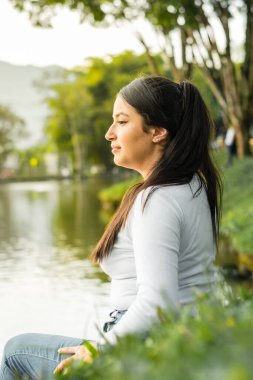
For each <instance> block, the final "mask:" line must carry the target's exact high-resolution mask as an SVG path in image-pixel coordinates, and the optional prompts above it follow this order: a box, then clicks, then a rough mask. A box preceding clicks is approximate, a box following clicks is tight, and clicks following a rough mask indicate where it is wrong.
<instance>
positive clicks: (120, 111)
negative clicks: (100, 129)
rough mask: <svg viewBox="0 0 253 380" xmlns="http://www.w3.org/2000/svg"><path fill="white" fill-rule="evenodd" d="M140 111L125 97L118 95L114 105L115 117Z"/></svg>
mask: <svg viewBox="0 0 253 380" xmlns="http://www.w3.org/2000/svg"><path fill="white" fill-rule="evenodd" d="M136 113H138V112H137V111H136V109H135V108H134V107H132V106H131V105H130V104H129V103H127V101H126V100H125V99H123V98H122V97H121V96H120V95H118V96H117V97H116V99H115V102H114V106H113V117H118V116H121V115H123V116H131V115H132V114H136Z"/></svg>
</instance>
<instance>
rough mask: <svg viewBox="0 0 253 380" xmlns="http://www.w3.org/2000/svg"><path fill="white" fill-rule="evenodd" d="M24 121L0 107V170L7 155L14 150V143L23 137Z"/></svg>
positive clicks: (9, 110)
mask: <svg viewBox="0 0 253 380" xmlns="http://www.w3.org/2000/svg"><path fill="white" fill-rule="evenodd" d="M24 126H25V123H24V120H23V119H21V118H20V117H18V116H17V115H15V114H14V113H13V111H12V110H11V109H10V108H9V107H7V106H3V105H0V169H1V167H2V166H3V164H4V161H5V159H6V158H7V156H8V154H9V153H11V152H12V151H13V149H14V141H15V140H17V138H18V137H20V136H23V137H24V136H25V129H24Z"/></svg>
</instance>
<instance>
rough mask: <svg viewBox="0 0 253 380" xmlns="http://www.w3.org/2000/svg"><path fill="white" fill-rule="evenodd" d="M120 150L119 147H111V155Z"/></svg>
mask: <svg viewBox="0 0 253 380" xmlns="http://www.w3.org/2000/svg"><path fill="white" fill-rule="evenodd" d="M119 149H121V148H120V146H112V153H114V152H117V151H118V150H119Z"/></svg>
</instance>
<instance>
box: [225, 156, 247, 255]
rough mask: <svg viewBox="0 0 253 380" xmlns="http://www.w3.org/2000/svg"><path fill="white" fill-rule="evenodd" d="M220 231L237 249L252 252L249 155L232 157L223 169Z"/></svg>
mask: <svg viewBox="0 0 253 380" xmlns="http://www.w3.org/2000/svg"><path fill="white" fill-rule="evenodd" d="M224 188H225V191H224V202H223V217H222V228H221V232H222V233H223V234H224V235H226V236H229V237H230V239H231V242H232V245H233V247H234V248H235V249H236V250H237V251H239V252H240V253H246V254H251V255H253V241H252V236H253V223H252V221H253V159H252V158H245V159H244V160H235V162H234V164H233V166H231V167H229V168H227V169H226V171H225V172H224Z"/></svg>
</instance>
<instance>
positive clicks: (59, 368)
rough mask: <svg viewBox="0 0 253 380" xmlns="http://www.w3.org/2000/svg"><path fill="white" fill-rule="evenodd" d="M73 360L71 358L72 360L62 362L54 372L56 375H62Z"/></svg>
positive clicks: (71, 358)
mask: <svg viewBox="0 0 253 380" xmlns="http://www.w3.org/2000/svg"><path fill="white" fill-rule="evenodd" d="M72 360H73V357H70V358H67V359H64V360H62V361H61V362H60V363H59V364H58V366H57V367H56V368H55V370H54V374H56V373H60V372H61V371H62V370H63V369H64V368H65V366H66V365H67V364H69V363H70V362H71V361H72Z"/></svg>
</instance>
